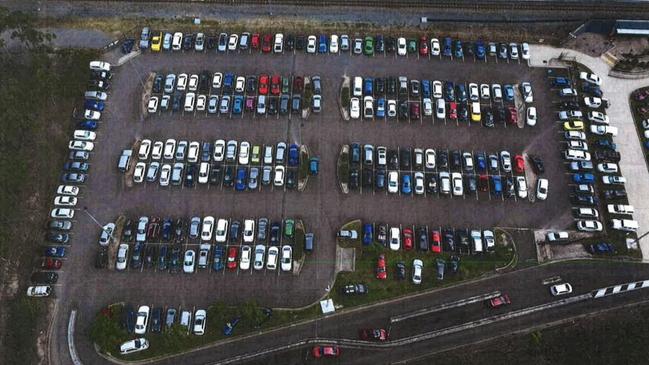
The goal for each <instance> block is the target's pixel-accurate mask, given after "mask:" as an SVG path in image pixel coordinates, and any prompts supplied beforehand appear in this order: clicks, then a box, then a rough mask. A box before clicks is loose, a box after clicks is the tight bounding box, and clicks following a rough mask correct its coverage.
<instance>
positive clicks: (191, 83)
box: [187, 74, 198, 91]
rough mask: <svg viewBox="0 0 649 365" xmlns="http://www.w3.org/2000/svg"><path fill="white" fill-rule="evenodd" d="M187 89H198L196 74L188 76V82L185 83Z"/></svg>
mask: <svg viewBox="0 0 649 365" xmlns="http://www.w3.org/2000/svg"><path fill="white" fill-rule="evenodd" d="M187 90H189V91H196V90H198V75H196V74H192V75H191V76H189V82H188V83H187Z"/></svg>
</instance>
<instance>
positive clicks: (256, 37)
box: [250, 33, 259, 49]
mask: <svg viewBox="0 0 649 365" xmlns="http://www.w3.org/2000/svg"><path fill="white" fill-rule="evenodd" d="M250 47H252V49H259V33H255V34H253V35H252V39H251V40H250Z"/></svg>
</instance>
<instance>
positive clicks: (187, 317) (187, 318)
mask: <svg viewBox="0 0 649 365" xmlns="http://www.w3.org/2000/svg"><path fill="white" fill-rule="evenodd" d="M191 323H192V312H190V311H183V312H182V313H181V314H180V325H181V326H183V327H186V328H187V329H189V326H190V325H191Z"/></svg>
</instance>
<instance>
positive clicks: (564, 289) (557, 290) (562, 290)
mask: <svg viewBox="0 0 649 365" xmlns="http://www.w3.org/2000/svg"><path fill="white" fill-rule="evenodd" d="M570 293H572V286H571V285H570V284H569V283H562V284H557V285H552V286H551V287H550V294H552V295H553V296H555V297H556V296H559V295H564V294H570Z"/></svg>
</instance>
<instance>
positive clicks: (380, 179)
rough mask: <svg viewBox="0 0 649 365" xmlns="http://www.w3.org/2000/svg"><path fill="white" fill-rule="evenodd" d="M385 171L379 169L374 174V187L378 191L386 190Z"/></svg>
mask: <svg viewBox="0 0 649 365" xmlns="http://www.w3.org/2000/svg"><path fill="white" fill-rule="evenodd" d="M385 178H386V176H385V170H384V169H377V170H376V173H375V174H374V187H375V188H376V190H377V191H381V190H385Z"/></svg>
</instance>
